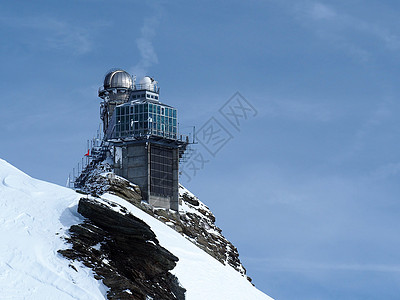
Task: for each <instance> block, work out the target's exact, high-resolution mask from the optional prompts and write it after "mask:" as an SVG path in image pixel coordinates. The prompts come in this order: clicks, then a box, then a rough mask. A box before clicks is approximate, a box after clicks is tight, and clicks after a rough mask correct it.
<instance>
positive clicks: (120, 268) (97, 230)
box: [59, 198, 185, 300]
mask: <svg viewBox="0 0 400 300" xmlns="http://www.w3.org/2000/svg"><path fill="white" fill-rule="evenodd" d="M78 212H79V213H80V214H82V215H83V216H85V217H86V218H87V220H86V221H85V222H84V223H82V224H79V225H73V226H71V228H70V237H69V238H68V239H67V240H68V241H69V242H70V243H71V244H72V248H71V249H65V250H60V251H59V252H60V253H61V254H62V255H64V256H65V257H67V258H69V259H72V260H79V261H82V262H83V263H84V264H85V265H86V266H88V267H90V268H91V269H92V270H93V271H94V272H95V273H96V277H97V278H98V279H102V280H103V283H104V284H105V285H106V286H108V287H109V288H110V290H109V291H108V293H107V298H108V299H138V300H139V299H140V300H146V299H153V300H170V299H171V300H172V299H179V300H180V299H185V289H184V288H182V287H181V286H180V285H179V282H178V280H177V278H176V277H175V276H174V275H172V274H171V273H170V272H169V271H170V270H172V269H173V268H174V267H175V265H176V262H177V261H178V258H177V257H176V256H174V255H173V254H172V253H170V252H169V251H168V250H166V249H165V248H163V247H161V246H160V245H159V242H158V240H157V239H156V236H155V234H154V232H153V231H152V230H151V229H150V227H149V226H148V225H147V224H146V223H145V222H143V221H142V220H140V219H138V218H136V217H135V216H133V215H132V214H130V213H128V212H127V211H126V209H125V208H124V207H123V206H119V205H117V204H115V203H111V202H109V203H107V201H106V200H104V199H102V200H101V201H98V200H96V199H95V198H81V199H80V201H79V206H78Z"/></svg>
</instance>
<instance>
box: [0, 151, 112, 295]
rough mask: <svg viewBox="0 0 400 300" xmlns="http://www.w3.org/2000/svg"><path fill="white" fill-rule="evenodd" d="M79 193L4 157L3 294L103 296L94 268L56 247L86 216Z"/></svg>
mask: <svg viewBox="0 0 400 300" xmlns="http://www.w3.org/2000/svg"><path fill="white" fill-rule="evenodd" d="M78 200H79V195H78V194H76V193H75V192H74V191H72V190H70V189H67V188H63V187H60V186H57V185H54V184H50V183H46V182H43V181H40V180H36V179H33V178H31V177H29V176H28V175H26V174H24V173H22V172H21V171H19V170H17V169H16V168H14V167H13V166H11V165H10V164H8V163H7V162H5V161H4V160H1V159H0V298H1V299H104V295H105V291H106V287H105V286H103V284H102V283H101V282H100V281H97V280H95V279H94V277H93V274H92V273H91V270H90V269H88V268H86V267H84V266H82V265H78V264H75V268H76V269H77V270H78V272H76V271H75V270H74V269H73V268H71V267H69V264H70V262H69V261H68V260H66V259H65V258H63V257H62V256H61V255H59V254H58V253H57V250H58V249H60V248H65V247H66V245H65V243H64V241H63V240H62V237H63V236H64V235H65V232H66V231H67V230H68V228H69V227H70V226H71V225H72V224H74V223H79V222H81V221H82V217H81V216H80V215H79V214H78V213H77V212H76V206H77V203H78Z"/></svg>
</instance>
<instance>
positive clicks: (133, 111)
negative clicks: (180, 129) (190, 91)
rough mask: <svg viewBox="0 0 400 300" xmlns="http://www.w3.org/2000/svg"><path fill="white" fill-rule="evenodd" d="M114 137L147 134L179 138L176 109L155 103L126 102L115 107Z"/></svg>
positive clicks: (142, 135)
mask: <svg viewBox="0 0 400 300" xmlns="http://www.w3.org/2000/svg"><path fill="white" fill-rule="evenodd" d="M114 132H115V133H114V137H116V138H120V137H121V138H124V137H144V136H147V135H153V136H159V137H164V138H169V139H176V138H177V134H178V133H177V115H176V109H175V108H172V107H169V106H166V105H162V104H155V103H133V104H131V103H126V104H123V105H119V106H117V107H116V108H115V131H114Z"/></svg>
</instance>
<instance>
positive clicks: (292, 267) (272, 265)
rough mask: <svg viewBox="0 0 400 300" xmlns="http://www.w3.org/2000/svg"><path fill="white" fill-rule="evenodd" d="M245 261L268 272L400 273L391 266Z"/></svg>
mask: <svg viewBox="0 0 400 300" xmlns="http://www.w3.org/2000/svg"><path fill="white" fill-rule="evenodd" d="M245 260H247V261H250V262H253V263H254V262H257V263H259V264H262V267H263V268H265V270H267V271H268V272H279V271H280V272H314V271H354V272H374V273H377V272H380V273H381V272H384V273H400V265H392V264H355V263H343V262H337V263H331V262H313V261H305V260H294V259H268V258H245Z"/></svg>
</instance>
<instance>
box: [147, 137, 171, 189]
mask: <svg viewBox="0 0 400 300" xmlns="http://www.w3.org/2000/svg"><path fill="white" fill-rule="evenodd" d="M172 164H173V154H172V149H168V148H165V147H158V146H156V145H152V146H151V147H150V194H152V195H156V196H158V195H162V196H171V197H172V192H173V191H172V187H173V184H172V174H173V172H172Z"/></svg>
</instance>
